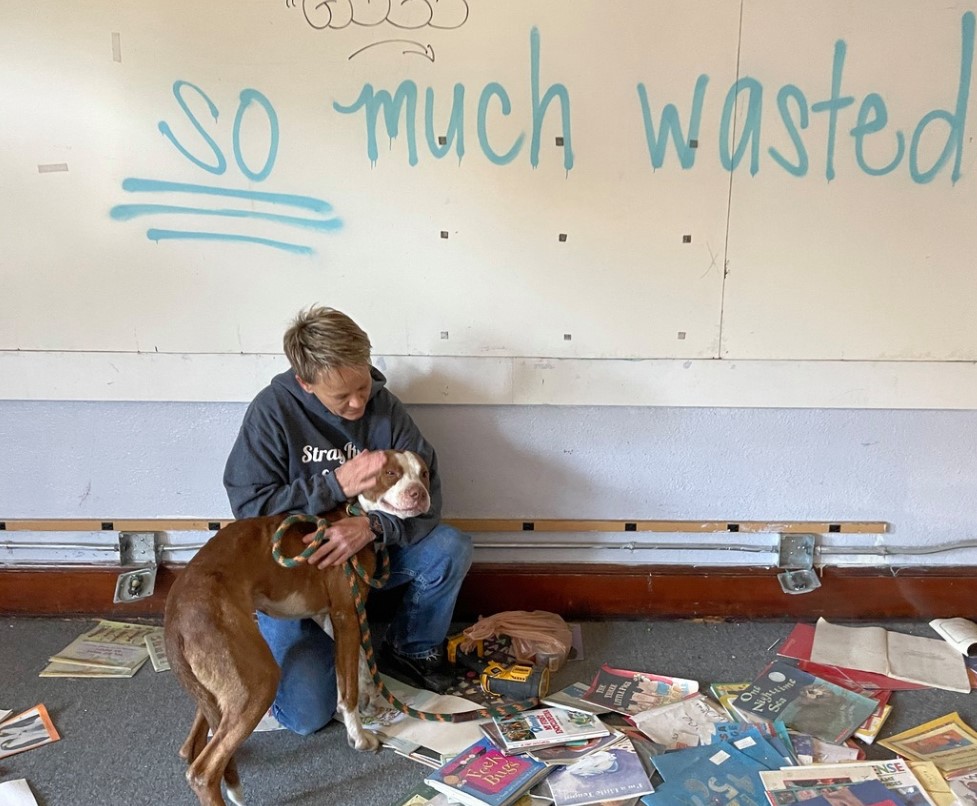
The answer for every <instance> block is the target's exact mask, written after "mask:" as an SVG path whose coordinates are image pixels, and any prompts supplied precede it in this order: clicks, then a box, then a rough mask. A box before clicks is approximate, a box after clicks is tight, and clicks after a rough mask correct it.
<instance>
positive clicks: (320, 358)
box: [283, 305, 370, 383]
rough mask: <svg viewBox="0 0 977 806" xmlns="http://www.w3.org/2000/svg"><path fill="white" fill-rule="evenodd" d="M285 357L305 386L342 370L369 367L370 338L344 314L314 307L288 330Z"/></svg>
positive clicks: (298, 318)
mask: <svg viewBox="0 0 977 806" xmlns="http://www.w3.org/2000/svg"><path fill="white" fill-rule="evenodd" d="M283 345H284V348H285V357H286V358H288V362H289V363H290V364H291V365H292V369H293V370H295V374H296V375H298V376H299V378H300V379H301V380H303V381H304V382H305V383H316V382H317V381H318V379H319V376H320V375H321V374H322V373H323V372H328V371H330V370H333V369H337V368H339V367H358V366H369V364H370V338H369V336H367V335H366V333H365V332H363V329H362V328H361V327H360V326H359V325H357V324H356V322H354V321H353V320H352V319H350V318H349V317H348V316H347V315H346V314H344V313H342V311H337V310H335V309H334V308H327V307H325V306H323V305H312V306H311V307H309V308H308V309H306V310H304V311H299V314H298V316H296V317H295V320H294V321H293V322H292V324H291V326H290V327H289V328H288V330H286V331H285V337H284V339H283Z"/></svg>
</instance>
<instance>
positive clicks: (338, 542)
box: [302, 516, 375, 569]
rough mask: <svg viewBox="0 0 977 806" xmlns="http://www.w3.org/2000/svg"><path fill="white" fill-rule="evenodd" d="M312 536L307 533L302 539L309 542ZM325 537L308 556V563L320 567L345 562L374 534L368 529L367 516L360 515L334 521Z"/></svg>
mask: <svg viewBox="0 0 977 806" xmlns="http://www.w3.org/2000/svg"><path fill="white" fill-rule="evenodd" d="M314 537H315V535H314V534H308V535H306V536H305V537H303V538H302V540H303V541H304V542H306V543H311V542H312V540H313V538H314ZM325 538H326V539H325V540H324V541H323V543H322V545H321V546H319V548H318V549H316V550H315V551H314V552H312V555H311V556H310V557H309V564H310V565H315V566H318V567H319V568H322V569H325V568H329V567H330V566H333V565H340V564H342V563H344V562H346V560H348V559H349V558H350V557H352V556H353V555H354V554H356V552H358V551H359V550H360V549H361V548H363V547H364V546H366V545H368V544H369V543H372V542H373V541H374V539H375V536H374V534H373V531H372V530H371V529H370V520H369V518H367V517H365V516H361V517H357V518H343V519H342V520H338V521H336V522H335V523H334V524H333V525H332V526H330V527H329V528H328V529H326V531H325Z"/></svg>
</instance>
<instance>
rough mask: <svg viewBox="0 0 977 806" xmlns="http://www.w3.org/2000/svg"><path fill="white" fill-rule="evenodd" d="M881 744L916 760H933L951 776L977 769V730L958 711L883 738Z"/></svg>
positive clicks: (880, 740)
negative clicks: (976, 731)
mask: <svg viewBox="0 0 977 806" xmlns="http://www.w3.org/2000/svg"><path fill="white" fill-rule="evenodd" d="M879 744H881V745H882V746H883V747H886V748H888V749H889V750H892V751H893V752H894V753H898V754H899V755H900V756H903V757H905V758H908V759H912V760H914V761H932V762H933V763H934V764H935V765H936V766H937V767H939V768H940V770H942V771H943V773H944V774H945V775H947V776H950V775H954V774H956V773H960V772H966V771H968V770H973V769H977V733H975V732H974V730H973V728H971V727H970V726H969V725H967V724H966V723H965V722H964V721H963V720H962V719H961V718H960V714H958V713H957V712H956V711H954V712H953V713H951V714H946V715H945V716H941V717H938V718H936V719H931V720H930V721H929V722H924V723H923V724H922V725H917V726H916V727H915V728H910V729H909V730H905V731H903V732H902V733H897V734H896V735H895V736H889V737H888V738H885V739H879Z"/></svg>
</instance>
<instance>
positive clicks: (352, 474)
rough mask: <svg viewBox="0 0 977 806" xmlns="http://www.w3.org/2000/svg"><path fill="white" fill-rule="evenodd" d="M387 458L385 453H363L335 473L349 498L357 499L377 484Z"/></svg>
mask: <svg viewBox="0 0 977 806" xmlns="http://www.w3.org/2000/svg"><path fill="white" fill-rule="evenodd" d="M386 461H387V457H386V456H385V455H384V453H383V451H362V452H361V453H358V454H357V455H356V456H354V457H353V458H352V459H350V460H349V461H348V462H344V463H343V464H341V465H340V466H339V467H337V468H336V470H335V471H333V472H334V473H335V474H336V481H338V482H339V486H340V487H342V488H343V494H344V495H345V496H346V497H347V498H355V497H356V496H357V495H359V494H360V493H361V492H363V491H364V490H369V489H370V488H371V487H373V486H375V485H376V483H377V477H378V476H379V475H380V471H381V470H383V465H384V463H385V462H386Z"/></svg>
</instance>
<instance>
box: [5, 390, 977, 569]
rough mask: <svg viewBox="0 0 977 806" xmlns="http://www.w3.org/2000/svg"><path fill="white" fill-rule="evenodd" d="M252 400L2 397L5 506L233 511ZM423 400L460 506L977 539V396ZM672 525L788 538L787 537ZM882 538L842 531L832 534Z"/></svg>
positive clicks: (653, 556)
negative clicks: (244, 420) (808, 403)
mask: <svg viewBox="0 0 977 806" xmlns="http://www.w3.org/2000/svg"><path fill="white" fill-rule="evenodd" d="M245 408H246V406H245V405H244V404H226V403H213V404H206V403H104V402H103V403H87V402H37V401H30V402H28V401H0V446H2V450H3V457H4V462H3V464H2V466H0V519H15V518H167V517H206V518H217V517H228V516H229V508H228V505H227V502H226V500H225V497H224V490H223V487H222V485H221V475H222V471H223V466H224V459H225V457H226V454H227V452H228V450H229V448H230V446H231V443H232V442H233V440H234V437H235V435H236V432H237V428H238V425H239V423H240V420H241V417H242V415H243V413H244V410H245ZM411 412H412V414H413V416H414V418H415V419H416V421H417V423H418V425H419V426H420V427H421V429H422V430H423V431H424V433H425V434H426V435H427V436H428V438H429V439H430V440H431V441H432V442H433V443H434V444H435V445H436V447H437V448H438V451H439V456H440V462H441V467H442V472H443V474H444V491H445V515H446V516H454V517H468V518H487V517H500V518H537V519H538V518H561V519H562V518H566V519H588V518H593V519H669V520H670V519H677V520H693V519H701V520H784V521H798V520H802V521H803V520H817V521H824V520H873V521H874V520H878V521H887V522H889V523H890V524H891V533H890V534H889V535H887V536H886V537H885V538H884V542H885V543H887V544H889V545H892V546H901V547H905V546H911V547H916V548H938V547H940V546H941V545H942V544H944V543H948V542H953V541H959V540H966V539H971V538H977V462H975V456H977V411H919V410H916V411H908V410H906V411H902V410H900V411H885V410H837V409H831V410H824V409H821V410H815V409H811V410H807V409H727V408H723V409H698V408H658V407H655V408H644V407H641V408H639V407H633V408H632V407H543V406H531V407H530V406H519V407H516V406H459V405H452V406H413V407H411ZM198 537H199V536H198ZM523 537H524V536H523V535H515V536H514V539H515V540H517V541H518V540H522V539H523ZM561 537H562V536H553V535H550V536H548V537H547V536H542V535H536V536H534V539H535V540H556V539H561ZM571 537H572V536H571ZM22 539H23V538H22ZM585 539H586V540H588V541H592V540H594V539H596V540H598V541H600V540H607V539H608V538H607V537H606V536H605V537H600V536H587V537H586V538H585ZM614 539H615V540H619V539H620V537H617V536H615V537H614ZM648 539H659V538H657V537H653V536H648ZM660 540H661V541H662V542H664V543H668V542H669V541H672V542H676V541H677V542H680V543H683V544H687V543H688V542H689V541H690V540H691V541H694V542H697V543H701V544H703V545H710V544H723V543H729V542H735V543H737V544H744V543H745V542H752V543H753V544H755V545H756V546H758V547H759V546H768V547H769V546H773V545H775V538H774V537H772V536H752V537H750V536H744V535H707V536H696V537H695V538H692V537H690V536H688V535H677V536H664V537H662V538H660ZM879 540H883V538H876V537H873V536H871V535H839V536H834V540H833V541H832V540H830V539H829V540H827V541H826V543H825V545H871V544H873V543H875V542H877V541H879ZM174 541H176V538H174ZM477 556H478V557H479V558H480V559H483V560H490V561H507V560H512V561H526V560H530V561H546V560H551V561H552V560H557V559H559V560H561V561H568V560H587V561H593V560H597V561H609V562H629V561H633V562H670V563H672V562H681V563H695V564H709V563H721V564H775V563H776V554H775V553H769V552H765V553H762V554H757V553H741V552H724V551H718V550H717V551H704V552H689V551H678V550H675V551H640V550H639V551H635V552H622V551H621V550H611V549H580V550H569V551H568V550H561V551H559V552H557V551H545V550H526V549H506V550H491V549H484V550H482V551H481V553H480V555H477ZM975 557H977V554H975V550H974V549H969V548H966V549H962V550H956V551H953V552H944V551H939V552H937V553H933V554H927V555H922V556H920V555H913V556H902V557H900V558H895V561H896V562H897V563H898V564H920V565H938V564H949V565H957V564H974V563H975ZM845 561H846V562H859V561H861V562H872V563H880V562H881V560H880V559H879V558H878V557H875V556H869V555H866V556H863V557H861V558H850V559H848V558H846V560H845ZM887 561H888V560H887ZM832 562H834V560H832Z"/></svg>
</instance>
